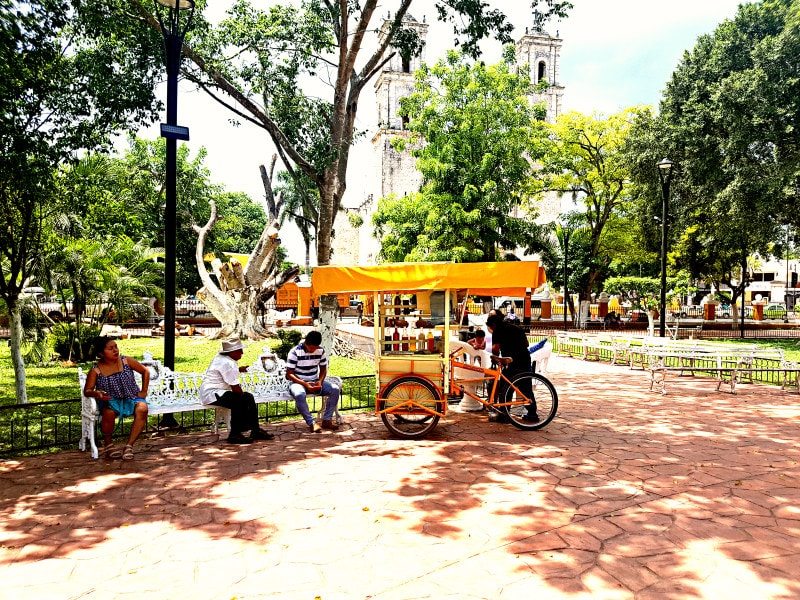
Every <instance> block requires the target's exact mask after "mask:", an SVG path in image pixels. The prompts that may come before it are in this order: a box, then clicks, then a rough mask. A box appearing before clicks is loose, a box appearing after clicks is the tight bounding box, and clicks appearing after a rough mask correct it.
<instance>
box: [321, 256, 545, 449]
mask: <svg viewBox="0 0 800 600" xmlns="http://www.w3.org/2000/svg"><path fill="white" fill-rule="evenodd" d="M545 280H546V278H545V273H544V269H543V268H542V267H541V266H540V264H539V262H538V261H524V262H522V261H514V262H500V263H443V262H431V263H388V264H381V265H375V266H363V267H361V266H350V267H339V266H324V267H317V268H316V269H314V272H313V275H312V287H313V291H314V294H315V295H316V296H319V295H323V294H341V293H349V294H370V295H371V300H372V301H371V302H369V303H368V306H370V305H371V308H372V313H371V314H372V321H373V325H374V328H373V329H374V344H375V370H376V373H377V376H378V394H377V398H376V403H375V404H376V412H377V413H378V414H379V415H380V416H381V419H382V420H383V422H384V424H386V426H387V428H388V429H389V430H390V431H391V432H392V433H394V434H396V435H399V436H401V437H408V438H415V437H422V436H423V435H425V434H427V433H428V432H429V431H431V430H432V429H433V428H434V427H435V426H436V424H437V423H438V421H439V419H440V418H442V417H444V416H446V414H447V404H448V403H447V398H448V395H450V394H451V380H452V373H451V371H452V370H453V369H452V361H451V346H452V345H457V344H458V342H456V341H454V340H453V332H454V331H455V332H457V331H458V328H459V325H458V323H460V322H461V316H462V315H454V314H453V312H454V311H453V310H452V308H453V307H455V306H457V305H458V304H457V303H458V302H460V301H461V300H463V299H466V296H467V294H476V295H483V296H524V295H525V293H526V291H527V292H530V290H533V289H536V288H537V287H538V286H539V285H541V284H542V283H544V281H545ZM367 316H368V313H367V312H366V311H365V313H364V317H365V318H366V317H367ZM459 366H462V367H464V368H466V369H471V368H472V367H469V366H467V365H464V364H460V365H459ZM475 370H477V369H475ZM497 372H498V373H499V371H497ZM540 379H543V378H540ZM547 385H550V384H549V382H548V383H547ZM550 387H551V388H552V386H550ZM459 391H463V386H462V389H461V390H459ZM551 418H552V417H551ZM403 425H406V426H405V427H404V426H403Z"/></svg>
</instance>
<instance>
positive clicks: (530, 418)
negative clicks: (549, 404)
mask: <svg viewBox="0 0 800 600" xmlns="http://www.w3.org/2000/svg"><path fill="white" fill-rule="evenodd" d="M522 420H523V422H525V423H540V422H541V419H540V418H539V415H537V414H536V413H533V414H532V415H530V414H529V415H525V416H524V417H522Z"/></svg>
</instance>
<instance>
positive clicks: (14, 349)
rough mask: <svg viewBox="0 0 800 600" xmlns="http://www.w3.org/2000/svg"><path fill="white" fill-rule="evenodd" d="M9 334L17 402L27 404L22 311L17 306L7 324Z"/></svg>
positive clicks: (17, 305) (12, 310)
mask: <svg viewBox="0 0 800 600" xmlns="http://www.w3.org/2000/svg"><path fill="white" fill-rule="evenodd" d="M9 325H10V333H11V364H12V365H13V366H14V384H15V387H16V389H17V402H20V403H26V402H28V389H27V385H26V381H25V361H24V360H23V359H22V311H21V309H20V306H19V304H16V305H14V308H12V309H11V319H10V322H9Z"/></svg>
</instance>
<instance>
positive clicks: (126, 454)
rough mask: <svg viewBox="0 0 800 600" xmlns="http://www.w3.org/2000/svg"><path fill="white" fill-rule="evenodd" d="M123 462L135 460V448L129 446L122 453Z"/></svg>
mask: <svg viewBox="0 0 800 600" xmlns="http://www.w3.org/2000/svg"><path fill="white" fill-rule="evenodd" d="M122 460H133V446H131V445H130V444H128V445H127V446H125V450H123V451H122Z"/></svg>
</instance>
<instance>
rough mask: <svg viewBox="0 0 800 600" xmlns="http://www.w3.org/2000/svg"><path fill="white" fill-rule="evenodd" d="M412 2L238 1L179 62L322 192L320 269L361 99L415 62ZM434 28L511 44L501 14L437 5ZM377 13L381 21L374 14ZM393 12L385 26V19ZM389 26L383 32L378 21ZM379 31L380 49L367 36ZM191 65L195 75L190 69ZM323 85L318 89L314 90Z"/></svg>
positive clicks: (558, 11)
mask: <svg viewBox="0 0 800 600" xmlns="http://www.w3.org/2000/svg"><path fill="white" fill-rule="evenodd" d="M132 3H133V5H134V6H135V7H136V8H137V11H138V14H139V15H140V17H141V18H143V19H145V20H146V21H147V22H148V23H149V24H150V25H151V27H152V28H153V29H157V28H158V23H157V21H156V20H155V19H154V18H153V15H152V14H151V11H150V8H149V7H148V6H147V5H146V4H145V3H143V2H142V1H141V0H132ZM415 4H418V3H415V2H414V0H393V1H392V2H389V3H380V4H379V2H378V0H364V1H363V2H329V1H327V0H325V1H319V0H304V1H302V2H300V3H299V6H297V5H294V4H288V3H287V4H276V5H273V6H270V7H269V8H267V9H258V8H255V7H254V6H253V5H251V4H250V3H249V2H248V1H247V0H240V1H239V2H237V3H236V4H235V5H234V6H233V8H232V9H230V11H229V12H228V15H229V16H228V18H227V19H226V20H224V21H223V22H222V23H220V24H219V26H210V25H208V24H207V23H204V22H202V20H201V21H200V22H199V25H198V27H196V28H195V29H194V31H192V32H190V36H189V39H187V41H188V47H187V48H186V49H185V55H186V56H188V57H189V59H190V60H191V64H188V63H187V64H186V67H185V68H186V70H187V73H188V75H189V76H190V77H191V78H192V79H194V80H195V81H197V82H198V84H199V85H200V86H201V87H203V89H205V90H206V91H208V92H209V93H210V94H211V95H213V96H214V97H215V98H216V99H217V100H219V101H220V102H221V103H222V104H223V105H225V106H226V107H227V108H228V109H229V110H231V111H232V112H233V113H234V114H235V115H236V117H235V118H237V119H245V120H248V121H250V122H252V123H254V124H255V125H257V126H258V127H261V128H262V129H264V130H265V131H266V132H267V134H268V135H269V136H270V138H271V140H272V141H273V143H274V144H275V146H276V148H277V149H278V153H279V155H280V157H281V159H282V161H283V163H284V166H285V167H286V168H287V169H288V170H289V171H290V172H295V170H296V171H299V172H302V173H303V174H304V175H305V176H306V177H307V178H308V179H310V180H311V181H312V182H313V183H314V185H315V186H316V187H317V189H318V191H319V211H318V224H317V235H316V242H317V261H318V263H319V264H322V265H324V264H328V263H329V261H330V258H331V236H332V234H333V227H334V221H335V219H336V216H337V213H338V212H339V211H340V209H341V203H342V198H343V196H344V193H345V190H346V187H347V177H346V176H347V169H348V161H349V155H350V147H351V145H352V143H353V141H354V139H355V137H356V136H357V133H358V132H357V130H356V115H357V112H358V103H359V100H360V96H361V92H362V91H363V90H364V88H365V86H366V85H367V84H368V83H369V81H370V80H371V79H372V78H373V77H374V76H375V75H376V74H377V73H378V72H379V71H380V69H381V68H382V67H383V65H384V64H385V62H386V61H387V60H388V59H389V58H390V56H391V55H392V53H394V52H400V53H403V54H405V55H407V56H408V55H412V54H415V53H418V52H419V50H420V47H421V46H420V43H419V39H418V37H417V36H416V35H415V34H414V32H413V30H412V29H410V28H408V27H407V26H406V25H405V21H404V20H405V18H406V17H407V15H408V14H409V9H410V8H411V7H412V5H415ZM434 6H435V8H436V11H437V15H438V17H439V19H440V20H443V21H447V22H450V23H452V25H453V29H454V33H455V36H456V39H457V43H458V44H460V45H461V47H462V48H463V49H464V51H465V52H467V53H469V54H471V55H475V54H476V53H477V52H478V42H479V41H480V40H481V39H484V38H486V37H488V36H490V35H494V36H495V37H497V38H498V39H500V40H502V41H503V42H508V41H510V37H509V36H510V31H511V25H510V24H509V23H508V22H507V20H506V18H505V15H504V14H503V13H502V11H500V10H497V9H492V8H490V7H489V5H488V4H487V3H486V2H483V1H480V0H436V1H435V3H434ZM531 7H532V10H533V12H534V14H536V15H540V16H541V17H542V18H540V19H538V20H537V22H539V23H541V22H543V20H544V19H545V18H547V17H549V16H551V15H559V16H564V15H565V14H566V11H567V10H568V9H569V8H570V7H571V4H570V3H569V2H563V1H558V0H534V1H533V2H531ZM379 8H380V11H378V9H379ZM387 9H388V11H389V17H388V19H387V18H385V17H384V16H383V15H384V14H386V13H385V12H384V11H385V10H387ZM384 20H385V23H383V24H384V25H385V26H384V27H383V28H381V27H380V25H381V24H382V21H384ZM379 29H380V30H381V34H380V36H379V39H378V40H377V43H376V44H371V43H367V42H366V39H367V38H368V36H369V35H370V34H371V33H373V32H375V31H377V30H379ZM192 65H193V66H192ZM316 78H319V80H321V81H322V82H323V83H322V85H320V83H319V80H317V81H316V83H313V82H312V83H310V81H312V80H315V79H316Z"/></svg>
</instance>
